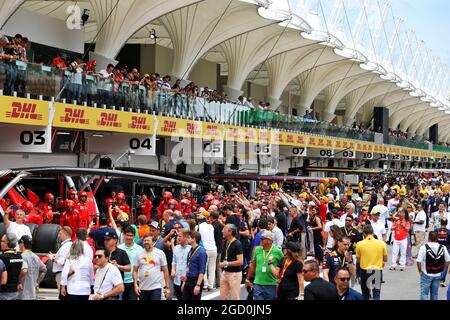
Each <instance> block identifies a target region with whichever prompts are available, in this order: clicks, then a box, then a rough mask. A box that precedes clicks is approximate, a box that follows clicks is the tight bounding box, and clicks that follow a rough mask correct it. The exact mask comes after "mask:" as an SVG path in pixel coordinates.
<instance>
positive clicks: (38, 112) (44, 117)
mask: <svg viewBox="0 0 450 320" xmlns="http://www.w3.org/2000/svg"><path fill="white" fill-rule="evenodd" d="M48 119H49V102H48V101H40V100H30V99H23V98H16V97H7V96H0V122H3V123H15V124H26V125H30V126H48V125H49V120H48Z"/></svg>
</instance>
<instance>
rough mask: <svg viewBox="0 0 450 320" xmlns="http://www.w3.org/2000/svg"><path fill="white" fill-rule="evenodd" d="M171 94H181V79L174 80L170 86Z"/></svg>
mask: <svg viewBox="0 0 450 320" xmlns="http://www.w3.org/2000/svg"><path fill="white" fill-rule="evenodd" d="M171 89H172V92H174V93H181V79H177V80H175V83H174V84H173V86H172V88H171Z"/></svg>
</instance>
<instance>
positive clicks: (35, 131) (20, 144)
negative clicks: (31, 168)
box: [0, 124, 52, 153]
mask: <svg viewBox="0 0 450 320" xmlns="http://www.w3.org/2000/svg"><path fill="white" fill-rule="evenodd" d="M51 144H52V137H51V129H50V128H49V127H34V126H17V125H7V124H5V125H4V124H1V125H0V152H21V153H50V152H51Z"/></svg>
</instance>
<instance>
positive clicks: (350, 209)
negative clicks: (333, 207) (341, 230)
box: [339, 203, 355, 226]
mask: <svg viewBox="0 0 450 320" xmlns="http://www.w3.org/2000/svg"><path fill="white" fill-rule="evenodd" d="M354 214H355V205H354V204H353V203H347V205H346V206H345V213H344V214H343V215H342V216H341V217H340V218H339V221H340V222H341V224H342V226H345V219H346V218H347V215H351V216H352V217H354Z"/></svg>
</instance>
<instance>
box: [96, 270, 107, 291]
mask: <svg viewBox="0 0 450 320" xmlns="http://www.w3.org/2000/svg"><path fill="white" fill-rule="evenodd" d="M108 271H109V266H108V269H106V271H105V274H104V275H103V279H102V282H100V277H98V281H97V283H98V288H97V293H98V292H99V291H100V288H101V287H102V285H103V282H104V281H105V279H106V274H107V273H108Z"/></svg>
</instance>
